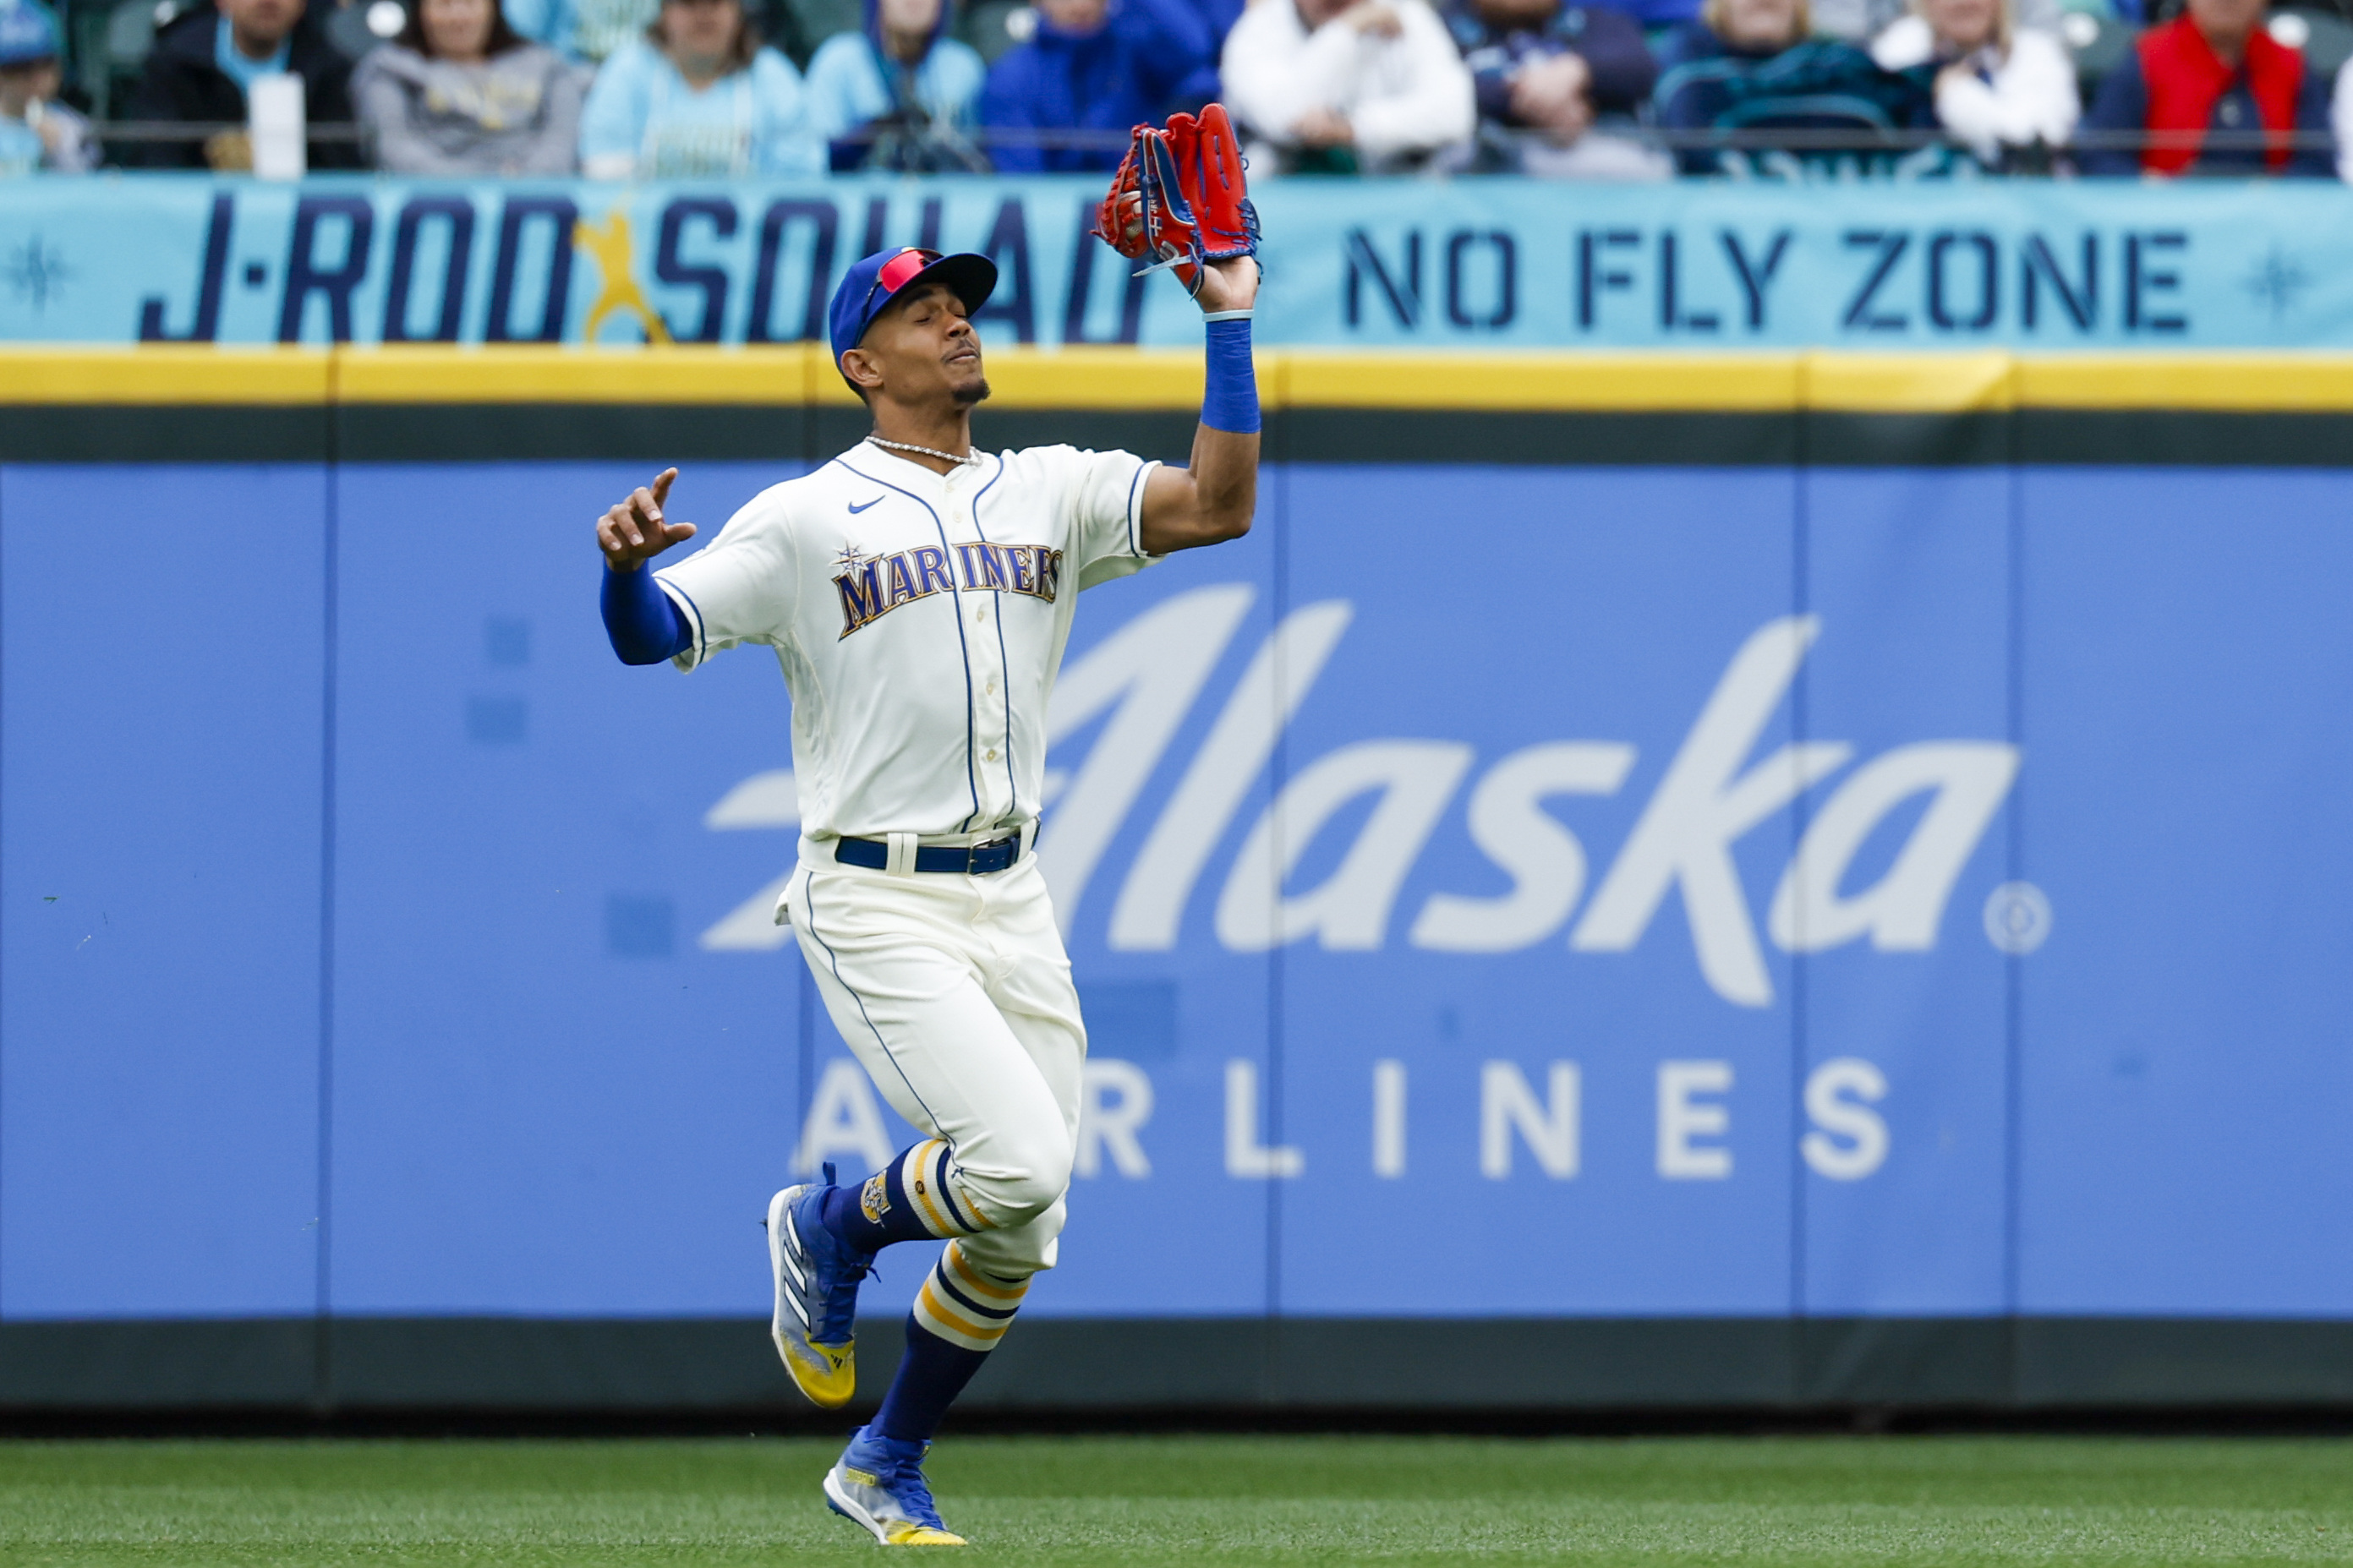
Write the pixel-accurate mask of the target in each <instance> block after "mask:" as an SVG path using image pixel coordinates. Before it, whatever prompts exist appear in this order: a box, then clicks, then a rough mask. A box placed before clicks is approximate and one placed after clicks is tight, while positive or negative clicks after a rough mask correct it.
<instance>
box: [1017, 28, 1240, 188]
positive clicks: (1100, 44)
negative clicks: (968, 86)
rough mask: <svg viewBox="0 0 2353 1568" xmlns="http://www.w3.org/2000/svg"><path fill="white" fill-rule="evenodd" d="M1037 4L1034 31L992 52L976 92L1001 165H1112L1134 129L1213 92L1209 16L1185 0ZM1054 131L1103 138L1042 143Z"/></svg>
mask: <svg viewBox="0 0 2353 1568" xmlns="http://www.w3.org/2000/svg"><path fill="white" fill-rule="evenodd" d="M1037 11H1038V27H1037V31H1036V32H1035V33H1033V34H1032V35H1031V36H1030V37H1029V41H1028V42H1026V43H1022V44H1018V45H1017V46H1015V47H1012V48H1010V49H1008V50H1007V51H1006V52H1005V53H1004V54H1002V55H1000V56H998V57H997V63H996V64H995V65H994V66H991V67H990V68H989V71H988V85H987V88H986V89H984V90H983V91H982V93H981V100H980V120H981V123H982V124H983V125H985V126H987V127H988V129H989V130H990V131H991V132H994V133H996V134H994V135H992V137H991V138H990V142H989V149H988V153H989V158H990V160H991V161H992V162H993V163H996V165H997V168H998V169H999V170H1000V171H1002V172H1004V173H1007V174H1047V173H1051V174H1073V173H1080V172H1083V171H1088V170H1103V169H1111V168H1115V167H1117V166H1118V163H1119V161H1120V159H1121V157H1122V156H1124V154H1125V153H1126V151H1127V137H1126V132H1128V131H1129V130H1130V129H1131V128H1133V127H1134V126H1135V125H1136V124H1137V123H1139V122H1141V121H1155V122H1157V121H1163V120H1166V118H1167V117H1168V116H1169V115H1170V114H1171V113H1173V112H1174V111H1176V110H1178V109H1198V108H1199V107H1200V106H1201V105H1202V104H1203V103H1206V102H1208V100H1209V99H1210V98H1212V97H1214V96H1215V94H1216V91H1217V68H1216V61H1217V52H1216V51H1217V44H1216V39H1215V37H1214V36H1213V33H1212V30H1211V29H1212V23H1211V22H1210V21H1209V20H1208V14H1207V13H1206V12H1205V11H1203V10H1202V9H1201V8H1199V7H1198V6H1196V5H1191V4H1189V3H1188V0H1038V7H1037ZM1056 132H1093V133H1094V135H1093V137H1092V140H1093V141H1096V142H1100V143H1101V145H1098V146H1059V147H1057V146H1049V145H1045V144H1044V142H1045V141H1046V140H1047V139H1050V138H1051V137H1052V136H1053V135H1054V133H1056ZM1025 138H1028V140H1025Z"/></svg>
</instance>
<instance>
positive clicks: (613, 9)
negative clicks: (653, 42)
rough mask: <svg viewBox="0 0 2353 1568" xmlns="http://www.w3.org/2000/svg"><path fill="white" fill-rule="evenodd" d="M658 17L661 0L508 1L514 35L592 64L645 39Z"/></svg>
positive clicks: (509, 18)
mask: <svg viewBox="0 0 2353 1568" xmlns="http://www.w3.org/2000/svg"><path fill="white" fill-rule="evenodd" d="M660 14H661V3H660V0H506V16H507V20H508V21H509V22H510V23H512V25H513V26H514V30H515V31H516V32H518V33H521V34H522V36H523V37H526V38H530V39H532V40H533V42H536V43H542V44H545V45H546V46H547V47H549V48H551V49H554V51H555V52H556V53H557V54H559V55H562V56H563V57H564V58H565V59H568V60H580V61H585V62H586V63H587V64H589V65H592V66H593V65H602V64H603V63H604V62H605V61H606V60H607V58H611V56H612V55H613V54H614V52H615V51H617V50H618V49H619V48H621V47H623V46H624V45H627V44H631V43H634V42H636V41H637V40H638V38H640V37H644V35H645V30H646V29H647V28H648V27H650V26H653V25H654V19H655V18H656V17H657V16H659V15H660Z"/></svg>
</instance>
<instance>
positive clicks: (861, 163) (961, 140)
mask: <svg viewBox="0 0 2353 1568" xmlns="http://www.w3.org/2000/svg"><path fill="white" fill-rule="evenodd" d="M948 20H949V16H948V5H947V0H866V26H865V28H864V30H863V31H861V32H856V33H836V34H835V35H834V36H833V37H830V38H828V39H827V40H826V41H825V42H824V43H823V44H822V45H820V46H819V47H818V51H817V54H816V55H815V56H814V57H813V58H811V59H810V60H809V68H808V80H807V99H808V117H809V127H810V129H811V130H813V131H815V132H817V133H818V135H820V136H822V137H824V138H825V139H826V141H827V142H828V147H829V161H830V163H831V166H832V167H833V168H835V169H837V170H847V169H859V168H882V169H902V170H909V171H913V172H917V173H923V172H929V171H933V170H938V169H959V168H985V167H986V165H985V164H984V163H982V161H981V160H980V158H979V156H978V154H977V153H976V152H974V150H973V149H972V146H971V143H970V142H968V141H967V140H966V138H965V134H964V129H965V126H967V125H968V124H969V123H970V122H971V120H972V112H973V106H974V104H975V102H976V100H978V99H979V97H980V87H981V83H982V82H983V81H984V80H985V79H987V75H988V68H987V66H986V65H985V64H983V63H982V61H981V58H980V56H979V55H978V54H977V53H976V52H975V51H974V50H973V48H972V47H971V46H969V45H967V44H965V43H963V42H961V41H959V40H957V39H955V38H951V37H948V36H947V29H948Z"/></svg>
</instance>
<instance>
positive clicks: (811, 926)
mask: <svg viewBox="0 0 2353 1568" xmlns="http://www.w3.org/2000/svg"><path fill="white" fill-rule="evenodd" d="M816 882H817V879H816V878H815V877H807V878H804V879H802V881H801V910H802V913H803V914H804V915H806V916H807V920H808V923H807V925H805V926H803V927H802V928H801V929H802V930H804V931H807V932H808V933H809V936H810V938H811V940H813V941H814V942H816V943H817V944H818V946H819V947H821V948H823V949H825V960H826V963H828V964H830V965H831V966H832V968H833V980H834V984H837V985H839V986H840V987H841V988H842V989H843V990H844V991H847V992H849V999H850V1000H851V1001H853V1002H855V1003H857V1004H858V1016H860V1018H863V1019H865V1020H866V1032H867V1033H868V1034H870V1035H872V1036H873V1037H874V1043H875V1044H876V1045H878V1046H880V1047H882V1055H883V1056H884V1057H885V1058H889V1060H890V1063H891V1070H892V1071H893V1072H895V1073H897V1074H898V1075H899V1081H900V1082H901V1083H903V1084H905V1085H906V1086H907V1092H908V1093H909V1094H911V1095H913V1096H914V1098H915V1103H916V1104H917V1105H920V1106H922V1107H923V1114H924V1115H925V1116H928V1117H931V1120H932V1125H933V1126H934V1127H937V1126H938V1125H939V1124H940V1119H939V1117H938V1116H937V1115H935V1114H934V1112H933V1110H932V1107H931V1104H930V1102H929V1101H927V1100H924V1099H923V1091H922V1090H921V1089H917V1088H916V1087H915V1082H914V1079H911V1078H909V1077H908V1076H907V1069H906V1068H902V1067H901V1066H900V1065H899V1058H897V1057H896V1056H893V1055H892V1051H891V1042H890V1041H888V1040H886V1039H884V1038H883V1037H882V1031H881V1030H880V1029H878V1028H876V1027H875V1026H874V1016H873V1015H872V1014H871V1013H869V1012H867V1010H866V998H865V997H863V996H860V994H858V987H857V986H855V985H852V984H850V983H849V981H847V980H844V979H843V978H842V977H841V956H840V955H839V953H837V952H834V951H833V944H832V943H831V942H828V941H826V940H825V938H824V937H822V936H819V935H818V929H817V891H816V886H815V885H816Z"/></svg>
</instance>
